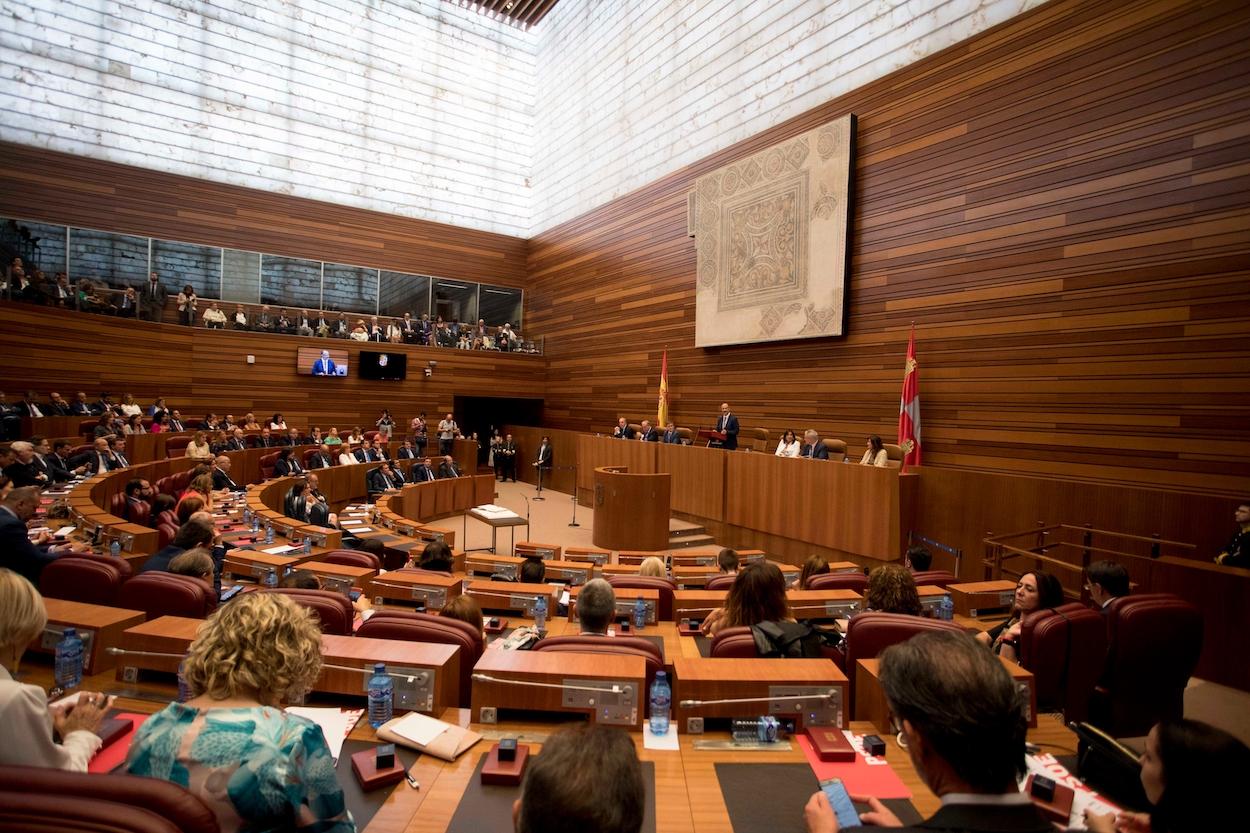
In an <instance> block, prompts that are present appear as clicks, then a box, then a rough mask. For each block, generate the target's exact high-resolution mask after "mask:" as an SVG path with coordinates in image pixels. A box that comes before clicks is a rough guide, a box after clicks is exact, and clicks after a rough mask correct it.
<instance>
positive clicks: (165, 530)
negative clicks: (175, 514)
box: [156, 523, 178, 550]
mask: <svg viewBox="0 0 1250 833" xmlns="http://www.w3.org/2000/svg"><path fill="white" fill-rule="evenodd" d="M177 534H178V527H176V526H174V525H173V524H167V523H159V524H157V525H156V535H157V549H162V550H163V549H165V547H168V546H169V545H170V544H172V543H173V542H174V536H176V535H177Z"/></svg>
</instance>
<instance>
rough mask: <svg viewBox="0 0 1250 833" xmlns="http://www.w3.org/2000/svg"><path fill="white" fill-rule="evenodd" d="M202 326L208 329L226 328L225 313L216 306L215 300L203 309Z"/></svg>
mask: <svg viewBox="0 0 1250 833" xmlns="http://www.w3.org/2000/svg"><path fill="white" fill-rule="evenodd" d="M203 321H204V326H205V327H208V328H209V329H210V330H224V329H225V328H226V314H225V313H224V312H222V311H221V308H220V307H218V306H217V302H216V301H213V303H212V304H210V305H209V307H208V309H206V310H204V318H203Z"/></svg>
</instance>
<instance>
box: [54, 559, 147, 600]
mask: <svg viewBox="0 0 1250 833" xmlns="http://www.w3.org/2000/svg"><path fill="white" fill-rule="evenodd" d="M123 567H124V568H125V572H124V573H123V572H122V568H123ZM129 576H130V564H129V563H127V562H126V561H125V560H123V559H120V558H109V557H106V556H98V555H97V556H90V555H66V556H62V557H60V558H58V559H57V560H56V561H53V562H52V563H51V564H49V565H48V566H46V567H44V568H43V572H42V573H40V574H39V592H40V593H42V594H43V595H45V596H48V597H49V598H53V599H66V600H67V601H71V602H82V603H83V604H93V605H104V606H105V607H115V606H116V604H117V593H118V591H120V590H121V587H122V582H123V581H125V580H126V579H127V578H128V577H129Z"/></svg>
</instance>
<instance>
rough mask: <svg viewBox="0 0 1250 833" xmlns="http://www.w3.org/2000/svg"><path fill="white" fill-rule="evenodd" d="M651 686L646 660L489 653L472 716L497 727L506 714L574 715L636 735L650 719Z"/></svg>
mask: <svg viewBox="0 0 1250 833" xmlns="http://www.w3.org/2000/svg"><path fill="white" fill-rule="evenodd" d="M646 680H647V664H646V661H645V660H644V659H643V658H642V657H635V656H624V655H621V656H613V655H610V654H577V653H564V652H560V653H556V652H554V651H552V652H547V651H501V650H488V651H486V652H485V653H483V654H482V658H481V659H480V660H478V662H477V665H475V666H474V669H473V698H472V709H473V711H472V713H473V716H474V717H476V718H477V719H478V720H479V721H481V722H482V723H495V722H497V720H498V713H499V711H505V710H506V711H508V712H518V711H524V712H574V713H578V714H585V715H586V716H587V717H588V718H589V719H590V721H591V722H592V723H603V724H606V725H609V726H620V727H621V728H624V729H632V730H637V729H640V728H642V719H643V715H644V713H645V703H646V697H647V695H646V688H645V686H646ZM509 681H511V682H509ZM515 681H530V682H537V683H544V684H546V685H545V686H527V685H516V684H515ZM547 686H553V687H547ZM561 686H563V687H561ZM579 689H594V690H591V691H586V690H579ZM612 689H616V691H615V692H613V691H612Z"/></svg>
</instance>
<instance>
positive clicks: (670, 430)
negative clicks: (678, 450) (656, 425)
mask: <svg viewBox="0 0 1250 833" xmlns="http://www.w3.org/2000/svg"><path fill="white" fill-rule="evenodd" d="M660 442H661V443H664V444H666V445H681V434H678V433H677V426H676V425H674V424H673V423H671V422H670V423H669V424H668V425H666V426H664V436H662V437H660Z"/></svg>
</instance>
